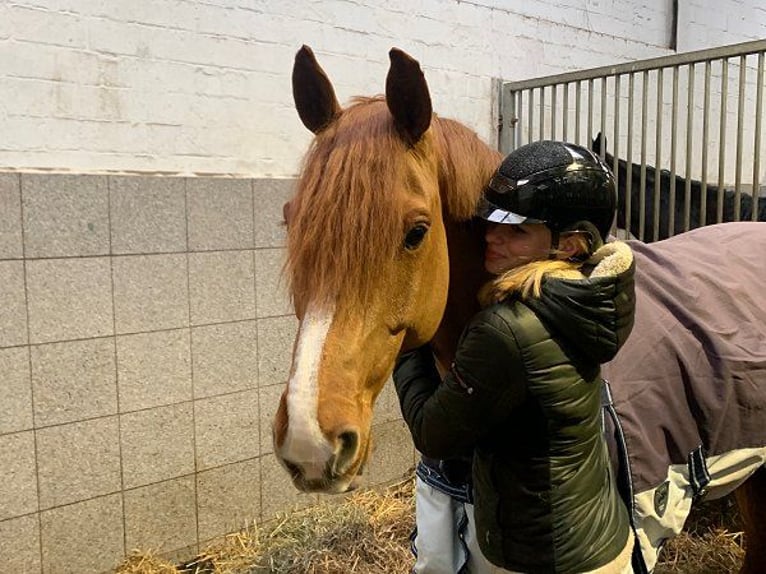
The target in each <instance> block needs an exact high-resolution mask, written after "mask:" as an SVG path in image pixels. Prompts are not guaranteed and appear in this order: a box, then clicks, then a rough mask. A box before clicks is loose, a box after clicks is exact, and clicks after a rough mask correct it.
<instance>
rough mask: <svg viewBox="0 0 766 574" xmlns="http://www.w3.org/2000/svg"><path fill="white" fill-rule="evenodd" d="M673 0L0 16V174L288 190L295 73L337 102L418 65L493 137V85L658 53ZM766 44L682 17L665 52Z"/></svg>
mask: <svg viewBox="0 0 766 574" xmlns="http://www.w3.org/2000/svg"><path fill="white" fill-rule="evenodd" d="M671 5H672V2H671V0H528V1H526V2H510V1H508V0H473V1H471V0H461V1H457V0H392V1H386V2H383V1H375V0H323V1H319V0H262V1H260V2H257V3H253V2H249V1H246V0H134V1H131V2H93V1H92V0H0V169H35V168H39V169H51V168H52V169H62V170H72V171H77V172H99V171H122V170H136V171H145V172H151V171H167V172H180V173H185V174H191V173H200V172H205V173H227V174H235V175H241V176H255V177H260V176H276V177H282V176H292V175H294V174H295V173H296V170H297V167H298V164H299V161H300V158H301V156H302V154H303V152H304V151H305V149H306V146H307V144H308V141H309V134H308V133H307V132H306V130H305V129H304V128H303V127H302V126H301V124H300V122H299V120H298V118H297V114H296V113H295V111H294V109H293V104H292V95H291V88H290V71H291V66H292V58H293V55H294V53H295V51H296V50H297V49H298V48H299V47H300V45H301V44H303V43H306V44H309V45H311V46H312V47H313V48H314V50H315V51H316V52H317V54H318V56H319V58H320V61H321V63H322V65H323V66H324V67H325V69H326V70H327V72H328V73H329V75H330V76H331V78H332V80H333V82H334V84H335V87H336V92H337V93H338V97H339V99H340V100H341V101H342V102H345V101H348V100H349V99H350V97H351V96H353V95H357V94H375V93H380V92H381V91H382V90H383V86H384V80H385V74H386V71H387V68H388V56H387V53H388V50H389V49H390V48H391V47H392V46H397V47H400V48H402V49H404V50H406V51H408V52H409V53H410V54H412V55H413V56H414V57H416V58H418V59H419V60H420V62H421V64H422V66H423V68H424V70H425V73H426V77H427V79H428V82H429V85H430V87H431V91H432V97H433V101H434V107H435V110H436V111H437V112H438V113H439V114H441V115H443V116H449V117H455V118H457V119H459V120H462V121H463V122H465V123H467V124H468V125H470V126H471V127H473V128H474V129H476V130H477V131H478V132H479V134H480V135H481V136H482V137H483V138H484V139H486V140H487V141H492V140H493V138H494V126H493V125H492V113H493V111H492V101H493V94H492V86H491V80H492V78H494V77H502V78H504V79H509V80H510V79H523V78H528V77H535V76H540V75H545V74H550V73H557V72H561V71H565V70H573V69H579V68H587V67H593V66H599V65H605V64H611V63H617V62H623V61H628V60H632V59H637V58H645V57H653V56H657V55H662V54H665V53H668V49H667V47H666V46H667V43H668V41H669V37H670V19H671V13H670V10H671ZM764 36H766V5H764V4H763V1H762V0H691V1H690V2H684V3H681V12H680V25H679V38H678V40H679V51H686V50H692V49H700V48H705V47H712V46H717V45H722V44H729V43H734V42H740V41H744V40H749V39H754V38H758V37H764Z"/></svg>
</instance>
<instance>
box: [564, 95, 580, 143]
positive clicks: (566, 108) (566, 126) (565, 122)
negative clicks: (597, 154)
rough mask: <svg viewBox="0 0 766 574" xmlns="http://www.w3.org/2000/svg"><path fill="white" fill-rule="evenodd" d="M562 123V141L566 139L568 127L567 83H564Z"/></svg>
mask: <svg viewBox="0 0 766 574" xmlns="http://www.w3.org/2000/svg"><path fill="white" fill-rule="evenodd" d="M563 113H564V124H563V129H564V131H563V133H562V135H561V139H562V140H564V141H568V136H569V132H568V130H567V128H568V127H569V84H568V83H566V84H564V109H563ZM575 143H577V142H575Z"/></svg>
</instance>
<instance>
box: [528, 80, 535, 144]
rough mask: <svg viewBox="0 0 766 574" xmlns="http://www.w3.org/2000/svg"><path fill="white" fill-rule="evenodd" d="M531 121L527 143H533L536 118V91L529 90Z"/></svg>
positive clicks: (529, 114) (529, 122)
mask: <svg viewBox="0 0 766 574" xmlns="http://www.w3.org/2000/svg"><path fill="white" fill-rule="evenodd" d="M528 105H529V113H528V116H529V121H527V143H532V141H534V140H533V138H534V125H535V123H534V121H533V120H534V117H535V90H534V89H531V90H529V104H528Z"/></svg>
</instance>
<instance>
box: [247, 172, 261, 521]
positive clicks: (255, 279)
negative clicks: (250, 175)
mask: <svg viewBox="0 0 766 574" xmlns="http://www.w3.org/2000/svg"><path fill="white" fill-rule="evenodd" d="M250 200H251V204H252V210H253V212H252V213H253V217H252V221H253V296H254V297H255V341H253V343H254V344H255V368H256V371H255V372H256V383H255V391H256V395H255V396H256V398H257V399H258V409H257V412H258V513H257V514H258V515H257V517H256V520H257V521H258V522H257V523H258V524H260V523H261V522H262V521H263V458H262V455H263V452H262V448H261V446H262V445H263V436H262V435H261V427H262V426H263V425H262V422H263V421H262V420H261V352H260V345H259V344H258V341H259V339H260V327H259V324H260V321H259V316H258V268H257V265H256V261H257V259H256V257H255V252H256V249H257V247H256V241H255V236H256V231H257V230H256V222H255V205H256V202H255V180H254V179H251V180H250Z"/></svg>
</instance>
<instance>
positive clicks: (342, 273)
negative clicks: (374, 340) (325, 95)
mask: <svg viewBox="0 0 766 574" xmlns="http://www.w3.org/2000/svg"><path fill="white" fill-rule="evenodd" d="M436 161H438V164H437V165H438V183H439V188H440V193H441V197H442V202H443V211H444V214H445V217H446V218H448V219H451V220H455V221H462V220H466V219H469V218H470V217H471V216H472V214H473V212H474V208H475V205H476V202H477V200H478V198H479V197H480V195H481V192H482V191H483V188H484V185H485V184H486V182H487V181H488V180H489V177H490V176H491V174H492V172H493V171H494V170H495V168H496V167H497V165H498V164H499V162H500V155H499V153H498V152H496V151H495V150H493V149H491V148H490V147H489V146H487V145H486V144H484V143H483V142H481V140H480V139H479V138H478V136H477V135H476V134H475V133H474V132H473V131H471V130H469V129H468V128H466V127H465V126H463V125H461V124H459V123H458V122H456V121H453V120H446V119H441V118H438V117H436V116H434V118H433V121H432V123H431V128H430V129H429V131H428V132H426V134H425V135H424V136H423V137H422V138H421V140H420V141H419V142H418V143H417V144H415V145H414V146H412V147H410V146H408V145H407V143H406V142H404V141H403V140H402V139H401V137H400V136H399V134H398V132H397V131H396V128H395V126H394V124H393V122H392V119H391V115H390V113H389V111H388V108H387V106H386V102H385V98H384V97H382V96H377V97H373V98H366V97H358V98H355V99H354V100H353V101H352V105H351V106H349V107H348V108H346V109H344V111H343V113H342V114H340V116H339V117H338V118H337V119H336V120H335V121H334V122H333V123H332V124H331V125H329V126H328V127H327V128H325V129H324V130H323V131H322V132H320V133H319V134H318V135H317V136H316V137H315V138H314V141H313V142H312V144H311V146H310V148H309V150H308V152H307V154H306V156H305V158H304V161H303V169H302V173H301V177H300V178H299V180H298V183H297V188H296V194H295V197H294V198H293V200H292V202H291V207H290V222H289V223H290V224H289V226H288V233H287V245H288V250H287V251H288V253H287V261H286V264H285V272H286V274H287V277H288V280H289V292H290V295H291V296H292V298H293V300H296V299H302V300H312V301H315V302H316V303H318V304H319V305H327V304H331V303H332V302H333V301H335V300H336V299H337V298H339V297H344V298H350V299H352V300H355V301H358V302H364V301H367V300H369V299H368V297H369V295H370V294H371V293H372V289H373V288H374V285H375V284H376V283H379V277H380V273H381V272H383V270H384V269H385V268H386V265H387V262H389V261H391V260H393V259H394V258H395V257H396V256H397V253H398V250H399V248H400V246H401V242H402V240H403V237H404V234H405V230H404V229H403V208H402V206H401V205H400V204H399V201H398V198H397V194H396V193H395V191H396V189H399V188H402V187H404V186H405V185H407V184H408V183H411V182H409V181H408V179H407V178H408V177H411V174H412V173H413V171H412V169H410V170H409V171H408V170H407V166H408V165H410V166H412V165H413V162H414V165H415V168H416V171H418V169H419V166H427V165H431V164H433V163H434V162H436ZM408 174H410V175H408ZM360 308H363V307H360Z"/></svg>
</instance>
